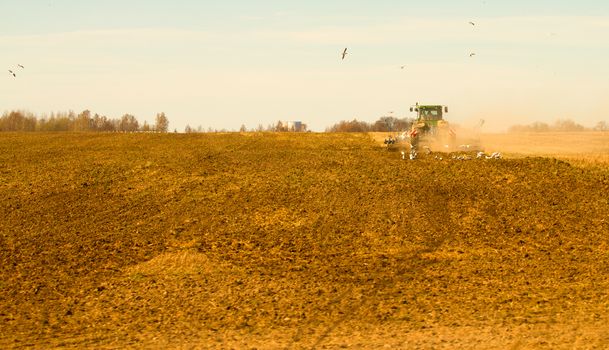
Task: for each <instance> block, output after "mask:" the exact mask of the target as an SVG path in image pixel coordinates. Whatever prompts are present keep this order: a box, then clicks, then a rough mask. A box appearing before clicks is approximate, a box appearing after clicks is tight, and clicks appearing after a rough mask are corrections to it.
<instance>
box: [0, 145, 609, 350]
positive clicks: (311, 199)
mask: <svg viewBox="0 0 609 350" xmlns="http://www.w3.org/2000/svg"><path fill="white" fill-rule="evenodd" d="M607 193H609V169H607V168H606V166H605V167H602V166H595V167H592V166H591V167H578V166H572V165H571V164H570V163H567V162H565V161H561V160H556V159H552V158H519V159H500V160H471V161H457V160H449V159H444V160H443V161H438V160H436V159H434V158H433V157H428V158H423V159H420V160H417V161H402V160H400V159H399V155H398V154H396V153H390V152H386V151H385V150H384V149H383V148H382V147H380V146H379V145H378V144H377V143H375V142H374V141H373V140H372V138H370V137H369V136H368V135H364V134H314V133H309V134H273V133H265V134H254V133H251V134H236V133H235V134H200V135H179V134H165V135H160V134H0V215H1V216H0V217H1V219H0V223H1V225H0V347H1V348H124V347H138V348H139V347H143V348H258V349H261V348H295V349H301V348H302V349H305V348H306V349H309V348H345V347H347V348H371V349H376V348H413V349H415V348H416V349H418V348H421V349H438V348H446V349H452V348H455V349H463V348H472V349H473V348H476V349H480V348H482V349H484V348H488V349H506V348H507V349H510V348H511V349H521V348H522V349H529V348H539V349H572V348H583V349H586V348H589V349H602V348H607V347H609V235H608V233H609V200H608V197H607Z"/></svg>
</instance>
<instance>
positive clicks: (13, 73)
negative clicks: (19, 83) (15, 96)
mask: <svg viewBox="0 0 609 350" xmlns="http://www.w3.org/2000/svg"><path fill="white" fill-rule="evenodd" d="M8 72H9V73H11V74H12V75H13V77H17V75H15V72H13V71H12V70H10V69H9V70H8Z"/></svg>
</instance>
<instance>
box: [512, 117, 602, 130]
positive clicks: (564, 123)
mask: <svg viewBox="0 0 609 350" xmlns="http://www.w3.org/2000/svg"><path fill="white" fill-rule="evenodd" d="M508 131H509V132H514V133H518V132H555V131H609V124H608V123H607V122H606V121H600V122H598V123H596V125H595V126H594V127H592V128H586V127H585V126H583V125H581V124H578V123H576V122H574V121H573V120H570V119H559V120H557V121H555V122H554V124H548V123H543V122H534V123H531V124H528V125H513V126H511V127H510V128H509V129H508Z"/></svg>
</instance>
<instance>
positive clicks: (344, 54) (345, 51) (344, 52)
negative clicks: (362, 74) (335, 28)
mask: <svg viewBox="0 0 609 350" xmlns="http://www.w3.org/2000/svg"><path fill="white" fill-rule="evenodd" d="M345 56H347V48H346V47H345V49H344V50H343V54H342V58H341V59H342V60H344V59H345Z"/></svg>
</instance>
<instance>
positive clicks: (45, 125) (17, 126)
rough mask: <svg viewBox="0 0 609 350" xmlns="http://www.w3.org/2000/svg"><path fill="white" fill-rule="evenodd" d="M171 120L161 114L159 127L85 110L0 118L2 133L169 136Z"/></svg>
mask: <svg viewBox="0 0 609 350" xmlns="http://www.w3.org/2000/svg"><path fill="white" fill-rule="evenodd" d="M168 128H169V119H167V116H166V115H165V113H157V115H156V118H155V123H154V124H153V125H150V124H148V123H147V122H146V121H144V123H142V124H140V122H139V121H138V120H137V119H136V118H135V116H133V115H131V114H125V115H123V116H122V117H120V118H114V119H113V118H108V117H106V116H104V115H99V114H97V113H95V114H92V113H91V111H89V110H84V111H82V112H80V113H78V114H76V113H75V112H73V111H69V112H58V113H51V114H50V115H49V116H46V115H45V116H36V115H35V114H33V113H29V112H25V111H10V112H4V113H3V114H2V116H0V131H97V132H136V131H142V132H167V130H168Z"/></svg>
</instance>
